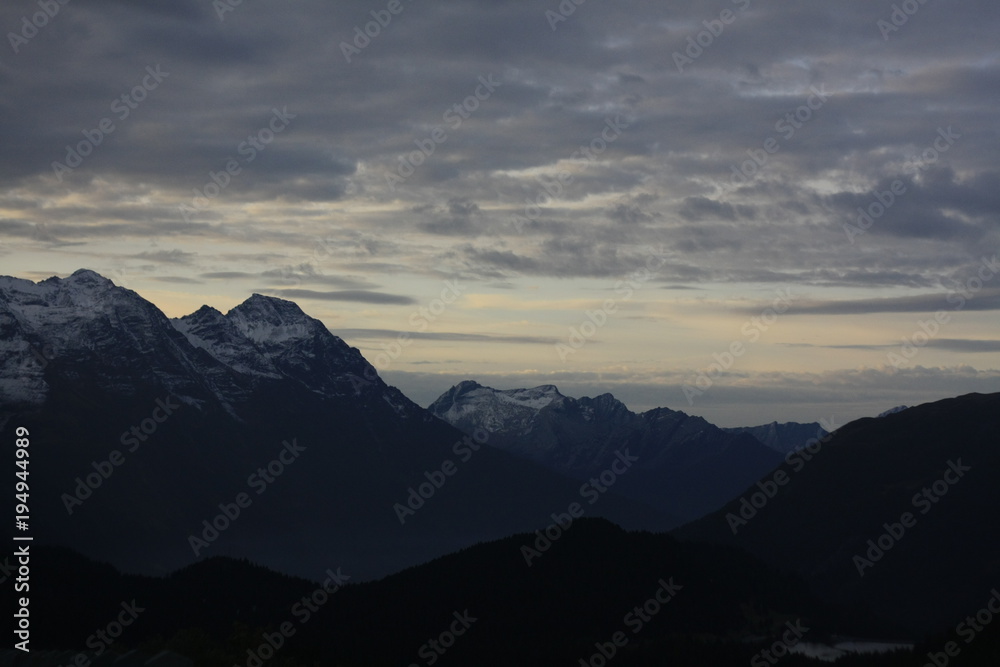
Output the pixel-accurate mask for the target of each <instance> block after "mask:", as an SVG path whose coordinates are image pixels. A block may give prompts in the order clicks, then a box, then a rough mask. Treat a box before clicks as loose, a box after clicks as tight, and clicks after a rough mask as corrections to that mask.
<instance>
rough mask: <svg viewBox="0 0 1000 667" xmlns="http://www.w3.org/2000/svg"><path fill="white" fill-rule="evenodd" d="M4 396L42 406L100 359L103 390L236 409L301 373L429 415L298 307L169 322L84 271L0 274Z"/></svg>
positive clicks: (333, 388) (272, 306)
mask: <svg viewBox="0 0 1000 667" xmlns="http://www.w3.org/2000/svg"><path fill="white" fill-rule="evenodd" d="M0 333H2V334H3V336H2V340H0V355H2V356H0V403H2V404H10V405H35V406H38V405H40V404H41V403H42V402H44V401H45V399H46V396H48V394H49V390H50V383H51V380H52V377H51V376H52V374H53V372H55V371H56V370H59V371H60V372H63V371H66V372H73V371H68V370H67V369H70V368H71V367H74V366H78V365H80V364H82V363H86V361H87V360H88V359H89V360H100V361H101V363H100V368H101V372H100V374H99V376H98V377H96V378H94V381H95V382H97V383H98V385H99V386H100V387H103V388H107V389H112V390H118V391H120V392H123V393H129V392H130V391H132V388H133V387H134V385H135V383H136V382H137V381H140V382H145V383H147V384H150V385H158V386H160V387H162V388H165V389H167V390H169V391H170V392H171V393H173V394H174V395H176V396H178V397H179V398H180V399H181V400H184V401H185V402H187V403H190V404H193V405H197V404H202V403H204V402H205V401H213V402H215V401H217V402H219V403H220V404H222V405H223V406H224V407H226V409H227V410H229V411H231V410H232V406H233V405H235V404H237V403H240V402H241V401H244V400H245V399H246V398H247V397H248V396H250V395H251V392H252V390H253V387H254V386H255V385H256V384H259V383H260V382H267V381H279V380H294V381H296V382H299V383H301V384H303V385H305V386H306V387H307V388H309V389H310V390H311V391H313V392H316V393H318V394H321V395H324V396H341V397H342V396H354V397H361V398H364V399H366V400H367V399H373V400H377V401H379V402H385V403H388V404H389V405H390V406H392V408H393V409H394V410H395V411H396V413H397V414H398V415H400V416H413V415H416V414H420V415H421V416H423V411H422V410H421V409H420V408H419V406H417V405H416V404H414V403H413V402H412V401H410V400H409V399H407V398H406V397H405V396H403V394H402V393H400V392H399V391H398V390H397V389H395V388H394V387H389V386H388V385H386V384H385V383H384V382H382V380H381V378H379V377H378V374H377V373H376V371H375V369H374V368H373V367H372V366H371V365H370V364H369V363H368V362H367V361H366V360H365V359H364V357H363V356H362V355H361V353H360V352H359V351H358V350H357V349H355V348H352V347H350V346H349V345H347V344H346V343H345V342H344V341H343V340H341V339H340V338H338V337H337V336H334V335H333V334H332V333H330V331H329V330H327V328H326V326H325V325H323V323H322V322H320V321H319V320H317V319H315V318H312V317H309V316H308V315H306V314H305V313H304V312H302V310H301V309H300V308H299V307H298V306H297V305H296V304H294V303H292V302H290V301H285V300H283V299H277V298H273V297H267V296H262V295H260V294H254V295H253V296H251V297H250V298H248V299H247V300H246V301H244V302H243V303H242V304H240V305H238V306H236V307H235V308H233V309H232V310H230V311H229V313H227V314H226V315H223V314H222V313H220V312H219V311H217V310H215V309H214V308H211V307H208V306H204V307H202V308H200V309H199V310H198V311H196V312H195V313H192V314H191V315H188V316H185V317H182V318H178V319H173V320H171V319H168V318H167V317H166V316H165V315H164V314H163V313H162V312H161V311H160V310H159V309H158V308H157V307H156V306H154V305H153V304H152V303H150V302H148V301H146V300H145V299H143V298H142V297H140V296H139V295H138V294H136V293H135V292H133V291H131V290H128V289H125V288H123V287H118V286H116V285H115V284H114V283H113V282H111V281H110V280H108V279H107V278H104V277H102V276H100V275H99V274H97V273H95V272H93V271H89V270H86V269H81V270H79V271H76V272H75V273H73V274H72V275H71V276H69V277H68V278H56V277H53V278H48V279H46V280H43V281H40V282H38V283H33V282H31V281H29V280H21V279H17V278H11V277H0Z"/></svg>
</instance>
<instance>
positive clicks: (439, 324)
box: [0, 0, 1000, 426]
mask: <svg viewBox="0 0 1000 667" xmlns="http://www.w3.org/2000/svg"><path fill="white" fill-rule="evenodd" d="M0 31H2V33H3V34H4V35H5V38H4V43H3V44H0V274H3V275H12V276H17V277H20V278H27V279H31V280H41V279H44V278H47V277H50V276H53V275H56V276H63V277H64V276H67V275H69V274H70V273H72V272H73V271H75V270H77V269H80V268H88V269H92V270H94V271H97V272H99V273H101V274H102V275H105V276H106V277H108V278H110V279H111V280H113V281H114V282H115V283H116V284H118V285H122V286H124V287H127V288H129V289H132V290H134V291H136V292H137V293H138V294H140V295H141V296H143V297H144V298H146V299H148V300H150V301H151V302H153V303H155V304H156V305H157V306H159V307H160V308H161V309H162V310H163V311H164V312H165V313H166V314H167V315H169V316H171V317H179V316H182V315H185V314H188V313H190V312H193V311H195V310H197V309H198V308H199V307H200V306H201V305H203V304H208V305H211V306H213V307H215V308H218V309H220V310H222V311H223V312H225V311H226V310H228V309H229V308H232V307H233V306H235V305H237V304H238V303H240V302H242V301H243V300H244V299H246V298H247V297H249V296H250V295H251V294H252V293H261V294H267V295H271V296H277V297H282V298H286V299H290V300H293V301H295V302H296V303H298V304H299V305H300V306H301V307H302V308H303V310H304V311H305V312H307V313H308V314H310V315H312V316H314V317H317V318H319V319H321V320H322V321H323V322H324V323H325V324H326V325H327V326H328V327H329V328H330V330H331V331H333V332H334V333H335V334H337V335H339V336H340V337H342V338H343V339H344V340H346V341H347V342H348V343H350V344H351V345H353V346H355V347H357V348H359V349H360V350H361V351H362V353H363V354H364V355H365V356H366V358H367V359H368V360H369V361H371V362H372V363H373V364H374V365H375V367H376V368H377V369H378V370H379V372H380V374H381V375H382V376H383V377H384V378H385V379H386V380H387V381H389V382H390V383H392V384H395V385H396V386H398V387H400V388H401V389H402V390H403V391H404V393H406V394H407V395H409V396H410V397H411V398H412V399H413V400H415V401H416V402H418V403H420V404H422V405H427V404H429V403H430V402H431V401H432V400H433V399H434V398H435V397H437V396H438V395H439V394H441V393H442V392H444V391H446V390H447V389H448V388H449V387H450V386H452V385H453V384H455V383H457V382H459V381H461V380H465V379H474V380H476V381H478V382H480V383H481V384H484V385H488V386H493V387H496V388H500V389H509V388H516V387H530V386H537V385H541V384H555V385H557V386H558V387H559V388H560V390H561V391H562V392H563V393H564V394H566V395H569V396H577V397H579V396H595V395H598V394H602V393H605V392H610V393H613V394H614V395H615V396H616V397H618V398H619V399H621V400H622V401H624V402H625V403H626V405H628V406H629V407H630V408H631V409H632V410H635V411H641V410H646V409H650V408H653V407H670V408H673V409H678V410H684V411H685V412H688V413H690V414H696V415H700V416H704V417H705V418H706V419H709V420H710V421H712V422H714V423H717V424H719V425H723V426H736V425H748V424H760V423H767V422H770V421H772V420H777V421H815V420H818V419H820V418H824V419H826V420H828V421H833V422H834V423H838V424H839V423H844V422H846V421H848V420H850V419H854V418H857V417H862V416H870V415H874V414H877V413H878V412H881V411H883V410H885V409H888V408H891V407H894V406H896V405H900V404H906V405H913V404H917V403H922V402H926V401H930V400H936V399H939V398H945V397H948V396H955V395H960V394H964V393H969V392H995V391H1000V335H998V327H997V324H998V311H1000V277H998V276H997V274H1000V264H997V261H996V257H997V252H998V249H1000V248H998V245H1000V244H998V240H1000V225H998V222H1000V161H998V157H1000V122H998V121H1000V115H998V109H1000V41H998V40H997V35H998V34H1000V6H998V5H997V4H996V2H995V0H966V1H964V2H960V3H956V2H943V1H941V0H924V1H920V0H906V1H904V2H895V3H893V2H888V1H882V0H876V1H873V0H864V1H861V0H845V1H840V2H836V3H833V2H827V3H816V2H801V1H789V0H784V1H781V2H779V1H778V0H771V1H768V0H713V1H705V2H701V1H686V2H685V1H679V2H662V1H660V2H644V1H631V2H597V1H596V0H583V1H580V0H562V2H561V3H560V2H557V1H556V0H547V1H543V2H525V1H523V0H522V1H510V2H506V1H503V0H479V1H472V0H454V1H450V2H446V3H445V2H431V1H429V0H366V1H364V2H361V1H354V0H339V1H338V2H328V1H320V0H294V1H291V0H273V1H271V2H241V1H238V0H214V1H212V0H149V1H146V2H132V1H126V0H72V1H68V0H66V1H65V2H63V1H61V0H35V1H33V2H26V1H22V0H10V1H8V2H4V3H3V5H2V7H0Z"/></svg>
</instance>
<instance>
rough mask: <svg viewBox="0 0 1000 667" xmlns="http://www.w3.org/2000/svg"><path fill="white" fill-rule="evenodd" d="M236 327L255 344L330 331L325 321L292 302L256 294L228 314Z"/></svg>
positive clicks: (227, 317)
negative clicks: (327, 329) (310, 315)
mask: <svg viewBox="0 0 1000 667" xmlns="http://www.w3.org/2000/svg"><path fill="white" fill-rule="evenodd" d="M226 319H228V320H229V321H230V322H232V324H233V325H234V326H235V327H236V329H237V330H238V331H239V332H240V333H242V334H243V335H244V336H246V337H247V338H249V339H250V340H252V341H254V342H255V343H265V342H266V343H282V342H285V341H288V340H291V339H302V338H312V337H313V336H315V335H316V334H317V333H318V332H320V331H326V327H325V326H323V324H322V323H321V322H320V321H319V320H317V319H314V318H312V317H309V316H308V315H306V314H305V313H304V312H302V309H301V308H299V306H298V305H297V304H295V303H293V302H291V301H286V300H284V299H279V298H277V297H273V296H263V295H261V294H254V295H252V296H251V297H250V298H249V299H247V300H246V301H244V302H243V303H241V304H240V305H238V306H236V307H235V308H233V309H232V310H230V311H229V312H228V313H226Z"/></svg>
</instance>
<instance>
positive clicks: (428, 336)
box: [337, 329, 559, 345]
mask: <svg viewBox="0 0 1000 667" xmlns="http://www.w3.org/2000/svg"><path fill="white" fill-rule="evenodd" d="M401 333H405V334H406V335H407V336H409V337H410V338H413V339H415V340H443V341H448V342H452V343H518V344H524V345H555V344H556V343H557V342H559V341H558V339H556V338H546V337H544V336H497V335H492V334H470V333H454V332H447V331H439V332H433V331H425V332H421V331H407V332H399V331H392V330H390V329H337V335H338V336H341V337H342V338H347V339H361V340H380V339H385V340H390V339H396V338H398V336H399V335H400V334H401Z"/></svg>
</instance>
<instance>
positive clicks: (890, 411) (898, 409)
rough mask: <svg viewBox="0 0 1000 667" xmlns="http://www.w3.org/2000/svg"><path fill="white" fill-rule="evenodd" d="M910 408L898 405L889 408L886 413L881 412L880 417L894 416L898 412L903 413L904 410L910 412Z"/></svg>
mask: <svg viewBox="0 0 1000 667" xmlns="http://www.w3.org/2000/svg"><path fill="white" fill-rule="evenodd" d="M908 409H909V408H908V407H907V406H905V405H897V406H896V407H894V408H889V409H888V410H886V411H885V412H880V413H879V415H878V416H879V417H888V416H889V415H894V414H896V413H897V412H902V411H903V410H908Z"/></svg>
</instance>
